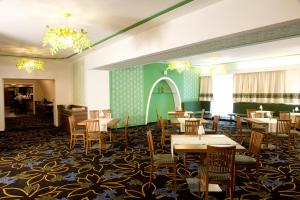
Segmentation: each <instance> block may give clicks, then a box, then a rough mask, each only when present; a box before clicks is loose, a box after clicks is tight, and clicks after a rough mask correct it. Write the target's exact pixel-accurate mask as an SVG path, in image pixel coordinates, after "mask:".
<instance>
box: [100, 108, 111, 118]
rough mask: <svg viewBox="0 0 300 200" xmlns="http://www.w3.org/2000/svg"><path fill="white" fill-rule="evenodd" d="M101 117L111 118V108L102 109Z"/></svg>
mask: <svg viewBox="0 0 300 200" xmlns="http://www.w3.org/2000/svg"><path fill="white" fill-rule="evenodd" d="M102 113H103V118H111V109H104V110H102Z"/></svg>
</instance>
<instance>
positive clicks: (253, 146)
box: [248, 131, 264, 157]
mask: <svg viewBox="0 0 300 200" xmlns="http://www.w3.org/2000/svg"><path fill="white" fill-rule="evenodd" d="M263 137H264V135H263V134H262V133H259V132H256V131H252V132H251V136H250V143H249V150H248V151H249V153H252V154H253V155H255V156H256V157H258V156H259V154H260V150H261V143H262V141H263Z"/></svg>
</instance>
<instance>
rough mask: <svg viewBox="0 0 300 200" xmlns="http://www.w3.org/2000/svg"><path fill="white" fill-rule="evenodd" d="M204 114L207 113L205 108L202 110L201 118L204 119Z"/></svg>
mask: <svg viewBox="0 0 300 200" xmlns="http://www.w3.org/2000/svg"><path fill="white" fill-rule="evenodd" d="M204 114H205V109H204V108H203V109H202V110H201V118H202V119H204Z"/></svg>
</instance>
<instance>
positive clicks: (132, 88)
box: [110, 66, 145, 126]
mask: <svg viewBox="0 0 300 200" xmlns="http://www.w3.org/2000/svg"><path fill="white" fill-rule="evenodd" d="M110 99H111V100H110V102H111V105H110V108H111V110H112V116H113V117H114V118H122V119H123V118H124V117H125V116H126V115H129V116H130V118H129V125H130V126H133V125H140V124H144V119H145V113H144V77H143V67H141V66H140V67H132V68H128V69H121V70H113V71H111V72H110ZM120 126H122V124H120Z"/></svg>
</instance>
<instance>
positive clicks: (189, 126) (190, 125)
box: [183, 120, 200, 169]
mask: <svg viewBox="0 0 300 200" xmlns="http://www.w3.org/2000/svg"><path fill="white" fill-rule="evenodd" d="M199 126H200V120H185V123H184V134H186V135H197V134H198V128H199ZM197 155H198V154H197ZM187 157H188V154H187V153H184V156H183V163H184V167H185V169H186V168H187V165H186V162H187Z"/></svg>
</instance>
